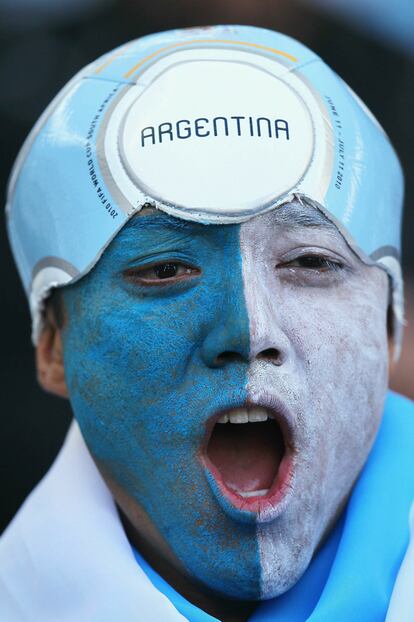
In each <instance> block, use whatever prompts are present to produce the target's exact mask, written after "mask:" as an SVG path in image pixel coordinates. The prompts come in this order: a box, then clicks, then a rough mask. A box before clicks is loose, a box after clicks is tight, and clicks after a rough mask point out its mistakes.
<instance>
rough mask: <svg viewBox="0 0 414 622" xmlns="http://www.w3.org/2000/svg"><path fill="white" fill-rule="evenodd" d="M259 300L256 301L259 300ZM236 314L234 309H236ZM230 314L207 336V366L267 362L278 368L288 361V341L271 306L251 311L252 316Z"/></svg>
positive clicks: (204, 353) (203, 351)
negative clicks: (256, 361) (257, 361)
mask: <svg viewBox="0 0 414 622" xmlns="http://www.w3.org/2000/svg"><path fill="white" fill-rule="evenodd" d="M256 301H257V299H256ZM233 311H234V310H233ZM242 315H243V314H241V313H239V314H237V317H235V313H234V312H233V313H231V314H229V315H228V316H227V318H226V319H225V320H224V321H222V322H219V323H217V324H216V326H215V327H214V328H213V329H212V330H211V331H210V332H209V333H208V335H207V336H206V337H205V339H204V341H203V344H202V347H201V358H202V360H203V361H204V363H205V364H206V365H207V366H208V367H224V366H225V365H227V364H228V363H232V362H239V363H243V362H244V363H247V364H249V363H252V362H253V361H255V360H262V361H267V362H268V363H271V364H273V365H276V366H280V365H283V363H284V362H285V360H286V359H287V352H288V342H287V338H286V337H285V335H284V334H283V332H282V331H281V330H280V328H279V326H278V324H277V321H276V318H275V317H274V312H273V310H272V309H270V308H269V307H268V305H265V304H264V305H261V306H260V308H252V309H251V310H250V313H249V315H247V313H246V314H245V317H242Z"/></svg>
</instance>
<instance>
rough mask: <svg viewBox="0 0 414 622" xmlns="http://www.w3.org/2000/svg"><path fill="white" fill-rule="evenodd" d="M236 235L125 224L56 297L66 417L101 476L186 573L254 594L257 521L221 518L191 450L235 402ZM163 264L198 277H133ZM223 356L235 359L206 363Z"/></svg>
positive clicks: (241, 316)
mask: <svg viewBox="0 0 414 622" xmlns="http://www.w3.org/2000/svg"><path fill="white" fill-rule="evenodd" d="M239 236H240V225H227V226H204V225H200V224H195V223H194V224H193V223H185V222H183V221H179V220H176V219H174V218H171V217H169V216H166V215H162V214H158V215H156V214H152V215H145V216H142V217H140V218H135V219H133V220H132V221H131V222H130V223H129V224H128V225H127V226H126V227H125V228H124V229H123V230H122V231H121V232H120V233H119V235H118V236H117V238H116V239H115V240H114V241H113V242H112V244H111V245H110V246H109V248H108V249H107V250H106V252H105V254H104V255H103V257H102V259H101V261H100V262H99V264H97V266H96V267H95V268H94V270H93V271H92V272H91V273H90V274H89V275H88V276H86V277H85V278H84V279H82V280H81V281H80V282H79V283H77V284H75V285H73V286H71V287H68V288H66V289H65V290H64V303H65V308H66V310H67V325H66V327H65V330H64V333H63V335H64V354H65V375H66V380H67V384H68V389H69V394H70V399H71V402H72V406H73V410H74V413H75V416H76V418H77V420H78V422H79V424H80V427H81V430H82V433H83V435H84V437H85V440H86V442H87V444H88V446H89V448H90V450H91V452H92V454H93V455H94V457H95V458H96V459H97V461H98V464H99V465H100V467H101V468H102V469H103V470H104V472H105V474H107V475H109V477H111V478H112V479H113V480H115V481H116V483H117V484H118V485H119V486H120V487H122V489H123V490H125V491H126V492H127V493H128V494H129V495H130V496H131V497H133V499H134V500H135V501H136V503H137V504H138V505H139V506H140V507H142V508H143V509H144V511H145V512H146V514H147V515H148V517H149V519H150V520H151V522H152V523H153V524H154V525H155V527H156V528H157V530H158V531H159V532H160V533H161V535H162V536H163V537H164V539H165V540H166V541H167V542H168V543H169V545H170V547H171V548H172V550H173V552H174V554H175V555H176V557H177V558H178V559H179V560H180V561H181V562H182V564H183V565H184V567H185V569H186V570H187V571H188V573H189V574H190V575H191V576H192V577H193V578H195V579H197V580H199V581H201V582H203V583H205V584H206V585H208V586H209V587H210V588H212V589H214V590H217V591H219V592H222V593H225V594H226V595H227V596H238V595H240V594H243V597H244V598H252V599H254V598H259V596H260V561H259V549H258V538H257V530H256V527H255V525H254V524H250V525H249V524H243V523H239V522H236V521H234V520H232V519H231V518H230V517H229V516H228V515H227V514H226V513H224V512H223V511H222V509H221V508H220V506H219V504H218V503H217V501H216V499H215V498H214V496H213V494H212V491H211V488H210V486H209V483H208V481H207V478H206V472H205V469H204V467H203V465H202V463H201V460H200V455H199V454H200V448H201V445H202V442H203V439H204V437H205V433H206V422H207V420H208V418H209V417H211V416H212V415H213V414H214V413H217V411H219V410H222V409H226V408H231V407H233V406H238V405H240V403H242V402H245V400H246V384H247V372H248V354H249V320H248V315H247V310H246V306H245V301H244V295H243V280H242V266H241V256H240V241H239ZM172 261H174V262H179V263H180V264H183V265H184V266H190V267H192V268H193V269H197V270H198V271H199V272H197V273H196V274H195V275H194V276H192V278H188V279H184V280H182V281H178V282H176V283H175V284H162V285H156V286H148V285H145V286H143V285H141V284H139V283H137V282H136V281H134V280H133V277H131V271H133V269H140V270H143V269H144V267H146V266H150V265H154V264H155V263H160V262H172ZM126 272H128V274H129V276H125V273H126ZM226 352H227V353H229V352H233V353H234V354H235V355H233V356H230V357H227V355H224V359H223V360H222V361H220V360H219V361H217V357H219V356H220V355H222V354H223V353H226Z"/></svg>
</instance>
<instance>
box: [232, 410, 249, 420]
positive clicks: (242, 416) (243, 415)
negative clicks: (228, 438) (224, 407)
mask: <svg viewBox="0 0 414 622" xmlns="http://www.w3.org/2000/svg"><path fill="white" fill-rule="evenodd" d="M229 421H230V423H248V421H249V415H248V413H247V410H246V409H245V408H236V409H235V410H233V412H231V413H230V414H229Z"/></svg>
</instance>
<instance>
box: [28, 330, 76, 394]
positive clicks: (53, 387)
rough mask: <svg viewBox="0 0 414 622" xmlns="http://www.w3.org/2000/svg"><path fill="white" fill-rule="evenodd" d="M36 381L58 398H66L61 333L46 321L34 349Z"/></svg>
mask: <svg viewBox="0 0 414 622" xmlns="http://www.w3.org/2000/svg"><path fill="white" fill-rule="evenodd" d="M36 367H37V379H38V381H39V384H40V386H41V387H42V388H43V389H44V390H45V391H48V392H49V393H53V394H54V395H57V396H58V397H68V390H67V387H66V381H65V366H64V362H63V348H62V337H61V331H60V330H59V328H57V326H56V324H55V322H53V321H46V323H45V327H44V328H43V331H42V334H41V335H40V338H39V342H38V344H37V347H36Z"/></svg>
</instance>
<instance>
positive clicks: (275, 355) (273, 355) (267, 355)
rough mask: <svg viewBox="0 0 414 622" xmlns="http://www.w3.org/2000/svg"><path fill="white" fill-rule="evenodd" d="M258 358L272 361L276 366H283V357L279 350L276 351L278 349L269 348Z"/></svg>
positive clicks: (260, 353)
mask: <svg viewBox="0 0 414 622" xmlns="http://www.w3.org/2000/svg"><path fill="white" fill-rule="evenodd" d="M257 358H258V359H264V360H266V361H271V362H272V363H274V364H275V365H281V364H282V355H281V353H280V352H279V350H276V348H267V349H266V350H262V351H261V352H259V354H258V355H257Z"/></svg>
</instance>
